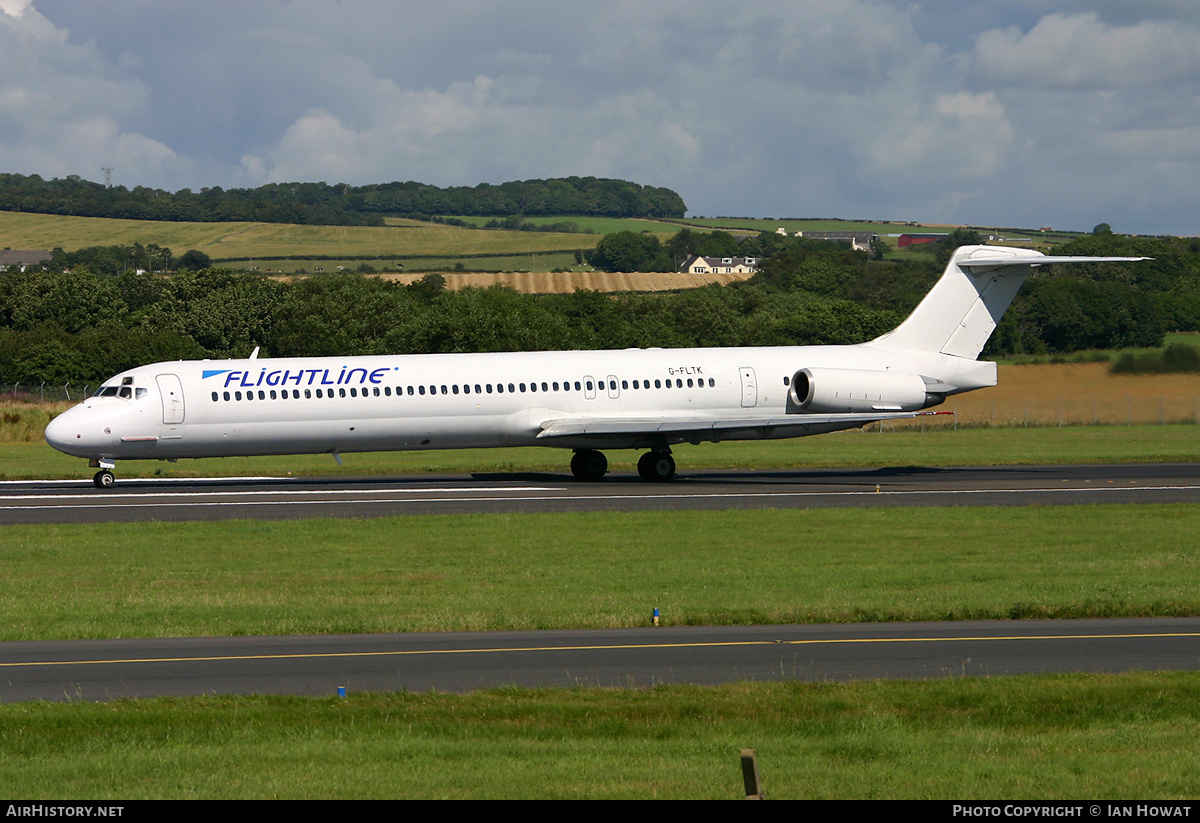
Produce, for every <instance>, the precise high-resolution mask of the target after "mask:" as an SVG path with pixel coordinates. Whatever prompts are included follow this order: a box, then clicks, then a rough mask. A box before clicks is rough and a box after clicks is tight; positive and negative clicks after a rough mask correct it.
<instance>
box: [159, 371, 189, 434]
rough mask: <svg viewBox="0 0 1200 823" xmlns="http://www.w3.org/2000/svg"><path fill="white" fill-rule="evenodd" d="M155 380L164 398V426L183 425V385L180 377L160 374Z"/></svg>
mask: <svg viewBox="0 0 1200 823" xmlns="http://www.w3.org/2000/svg"><path fill="white" fill-rule="evenodd" d="M154 380H155V382H157V383H158V393H159V395H160V396H161V397H162V411H163V424H164V425H174V424H176V423H182V422H183V383H181V382H180V381H179V375H176V374H160V375H157V376H156V377H155V378H154Z"/></svg>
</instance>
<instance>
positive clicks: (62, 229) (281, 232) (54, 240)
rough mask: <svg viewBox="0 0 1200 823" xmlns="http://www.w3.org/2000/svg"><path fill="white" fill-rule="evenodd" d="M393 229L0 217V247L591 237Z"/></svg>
mask: <svg viewBox="0 0 1200 823" xmlns="http://www.w3.org/2000/svg"><path fill="white" fill-rule="evenodd" d="M395 223H396V225H390V226H383V227H369V226H300V225H292V224H287V223H168V222H152V221H143V220H112V219H108V218H101V217H64V216H58V215H44V214H23V213H17V212H0V248H12V249H53V248H55V247H61V248H63V249H66V250H67V251H73V250H75V249H80V248H84V247H87V246H112V245H119V244H132V243H142V244H149V243H157V244H158V245H160V246H167V247H169V248H170V249H171V250H172V251H173V252H175V253H176V254H181V253H182V252H184V251H186V250H188V249H197V250H199V251H202V252H204V253H205V254H207V255H209V256H210V257H212V258H213V259H215V260H237V261H253V260H255V259H262V258H264V257H287V256H293V255H312V256H314V257H345V258H367V257H370V258H379V257H382V258H390V259H396V260H403V258H404V257H405V256H406V255H417V256H428V255H439V256H440V255H497V254H532V253H534V252H554V251H564V250H574V249H579V248H590V247H592V246H593V245H595V243H596V241H597V240H599V239H600V235H591V234H554V233H547V232H511V231H475V230H472V229H464V228H460V227H455V226H446V225H441V224H433V223H418V222H416V221H411V220H406V221H395Z"/></svg>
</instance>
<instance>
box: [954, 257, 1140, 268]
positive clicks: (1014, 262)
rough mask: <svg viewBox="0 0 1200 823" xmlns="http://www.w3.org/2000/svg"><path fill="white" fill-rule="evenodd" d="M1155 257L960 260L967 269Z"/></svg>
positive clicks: (1138, 259) (1134, 260) (1137, 259)
mask: <svg viewBox="0 0 1200 823" xmlns="http://www.w3.org/2000/svg"><path fill="white" fill-rule="evenodd" d="M1153 259H1154V258H1153V257H1076V256H1067V257H1063V256H1059V257H1050V256H1048V255H1042V256H1040V257H974V258H970V259H967V260H960V261H958V265H960V266H962V267H963V268H965V269H991V268H996V267H998V266H1045V265H1049V264H1050V263H1140V262H1141V261H1143V260H1153Z"/></svg>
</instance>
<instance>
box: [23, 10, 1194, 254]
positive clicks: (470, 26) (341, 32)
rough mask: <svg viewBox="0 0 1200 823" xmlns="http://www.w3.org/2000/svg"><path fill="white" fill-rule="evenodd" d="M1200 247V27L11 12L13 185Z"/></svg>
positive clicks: (1023, 15)
mask: <svg viewBox="0 0 1200 823" xmlns="http://www.w3.org/2000/svg"><path fill="white" fill-rule="evenodd" d="M104 166H112V167H113V169H114V171H113V182H114V183H117V184H120V185H124V186H129V187H132V186H137V185H144V186H153V187H160V188H166V189H170V190H176V189H180V188H184V187H190V188H193V189H199V188H201V187H204V186H218V185H219V186H224V187H230V186H256V185H259V184H262V183H266V182H282V181H292V180H308V181H317V180H323V181H326V182H329V183H336V182H345V183H351V184H363V183H373V182H386V181H391V180H418V181H421V182H425V183H432V184H436V185H440V186H448V185H475V184H477V183H481V182H491V183H499V182H503V181H506V180H517V179H527V178H534V177H559V176H568V175H594V176H598V177H619V178H624V179H628V180H635V181H637V182H640V183H648V184H652V185H658V186H667V187H670V188H672V189H674V190H676V191H678V192H679V193H680V194H681V195H682V196H683V198H684V200H685V201H686V202H687V204H688V206H689V209H690V213H691V214H693V215H709V216H712V215H718V214H727V215H747V216H776V217H826V216H827V217H847V218H875V219H900V220H922V221H933V222H952V223H970V224H975V225H982V226H988V225H998V226H1053V227H1056V228H1069V229H1082V230H1090V229H1091V228H1092V227H1093V226H1094V225H1096V224H1097V223H1100V222H1107V223H1110V224H1112V226H1113V228H1114V229H1115V230H1116V231H1122V232H1134V233H1155V234H1157V233H1170V234H1200V208H1198V206H1200V3H1197V2H1195V0H1138V2H1130V1H1129V0H1094V1H1093V2H1086V0H1055V1H1054V2H1049V1H1048V0H1003V2H989V3H964V2H962V0H924V2H917V1H916V0H913V2H908V0H874V1H873V2H867V0H741V2H731V0H719V1H718V0H440V2H434V3H431V2H409V0H392V2H383V0H343V1H342V2H336V1H335V0H252V1H250V0H204V2H198V1H197V2H182V0H180V1H179V2H168V1H167V0H91V1H90V2H80V0H0V172H16V173H21V174H35V173H36V174H40V175H42V176H44V177H56V176H57V177H62V176H65V175H68V174H78V175H80V176H82V177H84V178H87V179H90V180H97V181H100V180H103V172H102V171H101V169H102V167H104Z"/></svg>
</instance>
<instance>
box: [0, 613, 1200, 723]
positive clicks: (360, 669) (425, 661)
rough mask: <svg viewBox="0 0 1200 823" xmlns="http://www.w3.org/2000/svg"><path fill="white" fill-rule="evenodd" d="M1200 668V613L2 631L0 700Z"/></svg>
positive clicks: (933, 676) (830, 679) (307, 693)
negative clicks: (313, 629)
mask: <svg viewBox="0 0 1200 823" xmlns="http://www.w3.org/2000/svg"><path fill="white" fill-rule="evenodd" d="M1134 669H1138V670H1166V669H1171V670H1197V669H1200V618H1147V619H1137V620H1021V621H970V622H957V623H899V624H869V623H859V624H844V625H809V626H724V627H679V628H643V629H612V630H589V631H542V632H465V633H459V632H442V633H413V634H385V635H341V636H321V637H232V638H184V639H157V640H89V641H72V642H25V643H5V644H3V646H0V700H2V701H6V702H8V701H21V700H34V699H38V700H110V699H116V698H133V697H149V696H161V695H175V696H184V695H200V694H214V693H217V694H250V693H270V694H298V695H332V694H335V693H336V690H337V689H338V687H339V686H341V687H345V688H346V689H347V691H348V692H351V693H353V692H364V691H397V690H404V689H407V690H412V691H428V690H431V689H433V690H437V691H448V692H463V691H469V690H472V689H479V688H488V687H498V686H509V685H517V686H529V687H538V686H557V687H577V686H601V687H622V688H631V687H632V688H639V687H641V688H645V687H651V686H655V685H660V684H667V683H698V684H710V685H711V684H719V683H725V682H730V681H746V680H749V681H798V680H804V681H846V680H858V679H864V678H906V679H923V678H935V677H975V676H983V677H994V676H1001V675H1012V674H1029V673H1047V672H1119V671H1127V670H1134Z"/></svg>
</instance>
